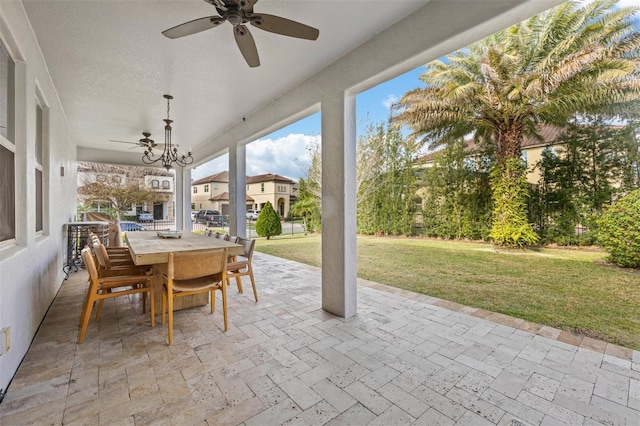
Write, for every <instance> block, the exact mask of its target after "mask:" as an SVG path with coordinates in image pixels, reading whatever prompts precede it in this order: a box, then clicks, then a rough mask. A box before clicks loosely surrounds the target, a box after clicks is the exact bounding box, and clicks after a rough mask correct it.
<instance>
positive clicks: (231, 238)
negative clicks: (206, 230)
mask: <svg viewBox="0 0 640 426" xmlns="http://www.w3.org/2000/svg"><path fill="white" fill-rule="evenodd" d="M224 240H225V241H229V242H230V243H236V242H237V241H238V237H236V236H235V235H229V234H225V236H224Z"/></svg>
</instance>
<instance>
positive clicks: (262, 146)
mask: <svg viewBox="0 0 640 426" xmlns="http://www.w3.org/2000/svg"><path fill="white" fill-rule="evenodd" d="M423 69H424V67H422V66H421V67H419V68H416V69H415V70H412V71H410V72H408V73H406V74H402V75H400V76H398V77H396V78H394V79H392V80H389V81H387V82H385V83H382V84H380V85H378V86H376V87H373V88H371V89H369V90H367V91H365V92H362V93H360V94H358V95H357V96H356V120H357V123H356V124H357V128H356V133H357V135H358V136H359V135H362V134H364V133H366V130H367V127H368V126H369V125H370V124H374V125H375V124H378V123H380V122H385V121H386V120H387V118H388V117H389V107H390V106H391V104H392V103H393V102H395V101H396V100H398V99H400V98H401V97H402V95H404V94H405V93H406V92H407V91H409V90H411V89H414V88H416V87H418V86H420V82H419V80H418V76H419V75H420V73H421V72H422V71H423ZM320 129H321V124H320V113H316V114H313V115H310V116H309V117H307V118H304V119H302V120H299V121H297V122H295V123H293V124H291V125H289V126H287V127H283V128H282V129H280V130H277V131H275V132H273V133H271V134H270V135H267V136H265V137H263V138H260V139H258V140H257V141H254V142H252V143H250V144H248V145H247V174H248V175H257V174H262V173H276V174H279V175H282V176H287V177H289V178H291V179H295V180H298V179H299V178H300V177H304V175H305V171H306V166H307V164H308V161H309V157H308V153H307V145H308V144H310V143H313V142H314V141H318V140H319V138H320ZM228 161H229V159H228V156H227V155H224V156H221V157H218V158H216V159H214V160H212V161H210V162H209V163H206V164H203V165H201V166H198V167H197V168H196V169H195V170H193V171H192V172H191V177H192V178H193V179H200V178H202V177H205V176H208V175H211V174H213V173H217V172H220V171H222V170H227V169H228V167H229V166H228Z"/></svg>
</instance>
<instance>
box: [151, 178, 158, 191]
mask: <svg viewBox="0 0 640 426" xmlns="http://www.w3.org/2000/svg"><path fill="white" fill-rule="evenodd" d="M151 188H153V189H158V188H160V181H159V180H158V179H154V180H152V181H151Z"/></svg>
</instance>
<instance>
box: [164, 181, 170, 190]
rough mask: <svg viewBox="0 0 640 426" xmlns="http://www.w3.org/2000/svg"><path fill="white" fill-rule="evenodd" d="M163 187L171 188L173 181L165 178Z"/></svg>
mask: <svg viewBox="0 0 640 426" xmlns="http://www.w3.org/2000/svg"><path fill="white" fill-rule="evenodd" d="M162 188H164V189H170V188H171V183H169V181H168V180H163V181H162Z"/></svg>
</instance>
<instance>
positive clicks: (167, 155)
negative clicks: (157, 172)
mask: <svg viewBox="0 0 640 426" xmlns="http://www.w3.org/2000/svg"><path fill="white" fill-rule="evenodd" d="M164 98H165V99H166V100H167V118H165V119H164V120H162V121H164V122H165V126H164V151H163V152H162V155H160V156H159V157H157V158H154V157H155V156H154V154H153V146H152V145H151V144H150V145H148V146H147V149H146V150H145V151H144V154H142V162H143V163H145V164H154V163H157V162H158V161H162V165H163V166H164V168H165V169H167V170H169V169H170V168H171V166H172V164H173V163H176V164H177V165H179V166H180V167H184V166H186V165H189V164H191V163H193V157H192V156H191V148H189V151H188V153H187V154H186V155H185V154H181V155H179V154H178V145H174V144H172V143H171V123H173V120H171V119H170V118H169V101H171V99H173V96H171V95H164Z"/></svg>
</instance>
